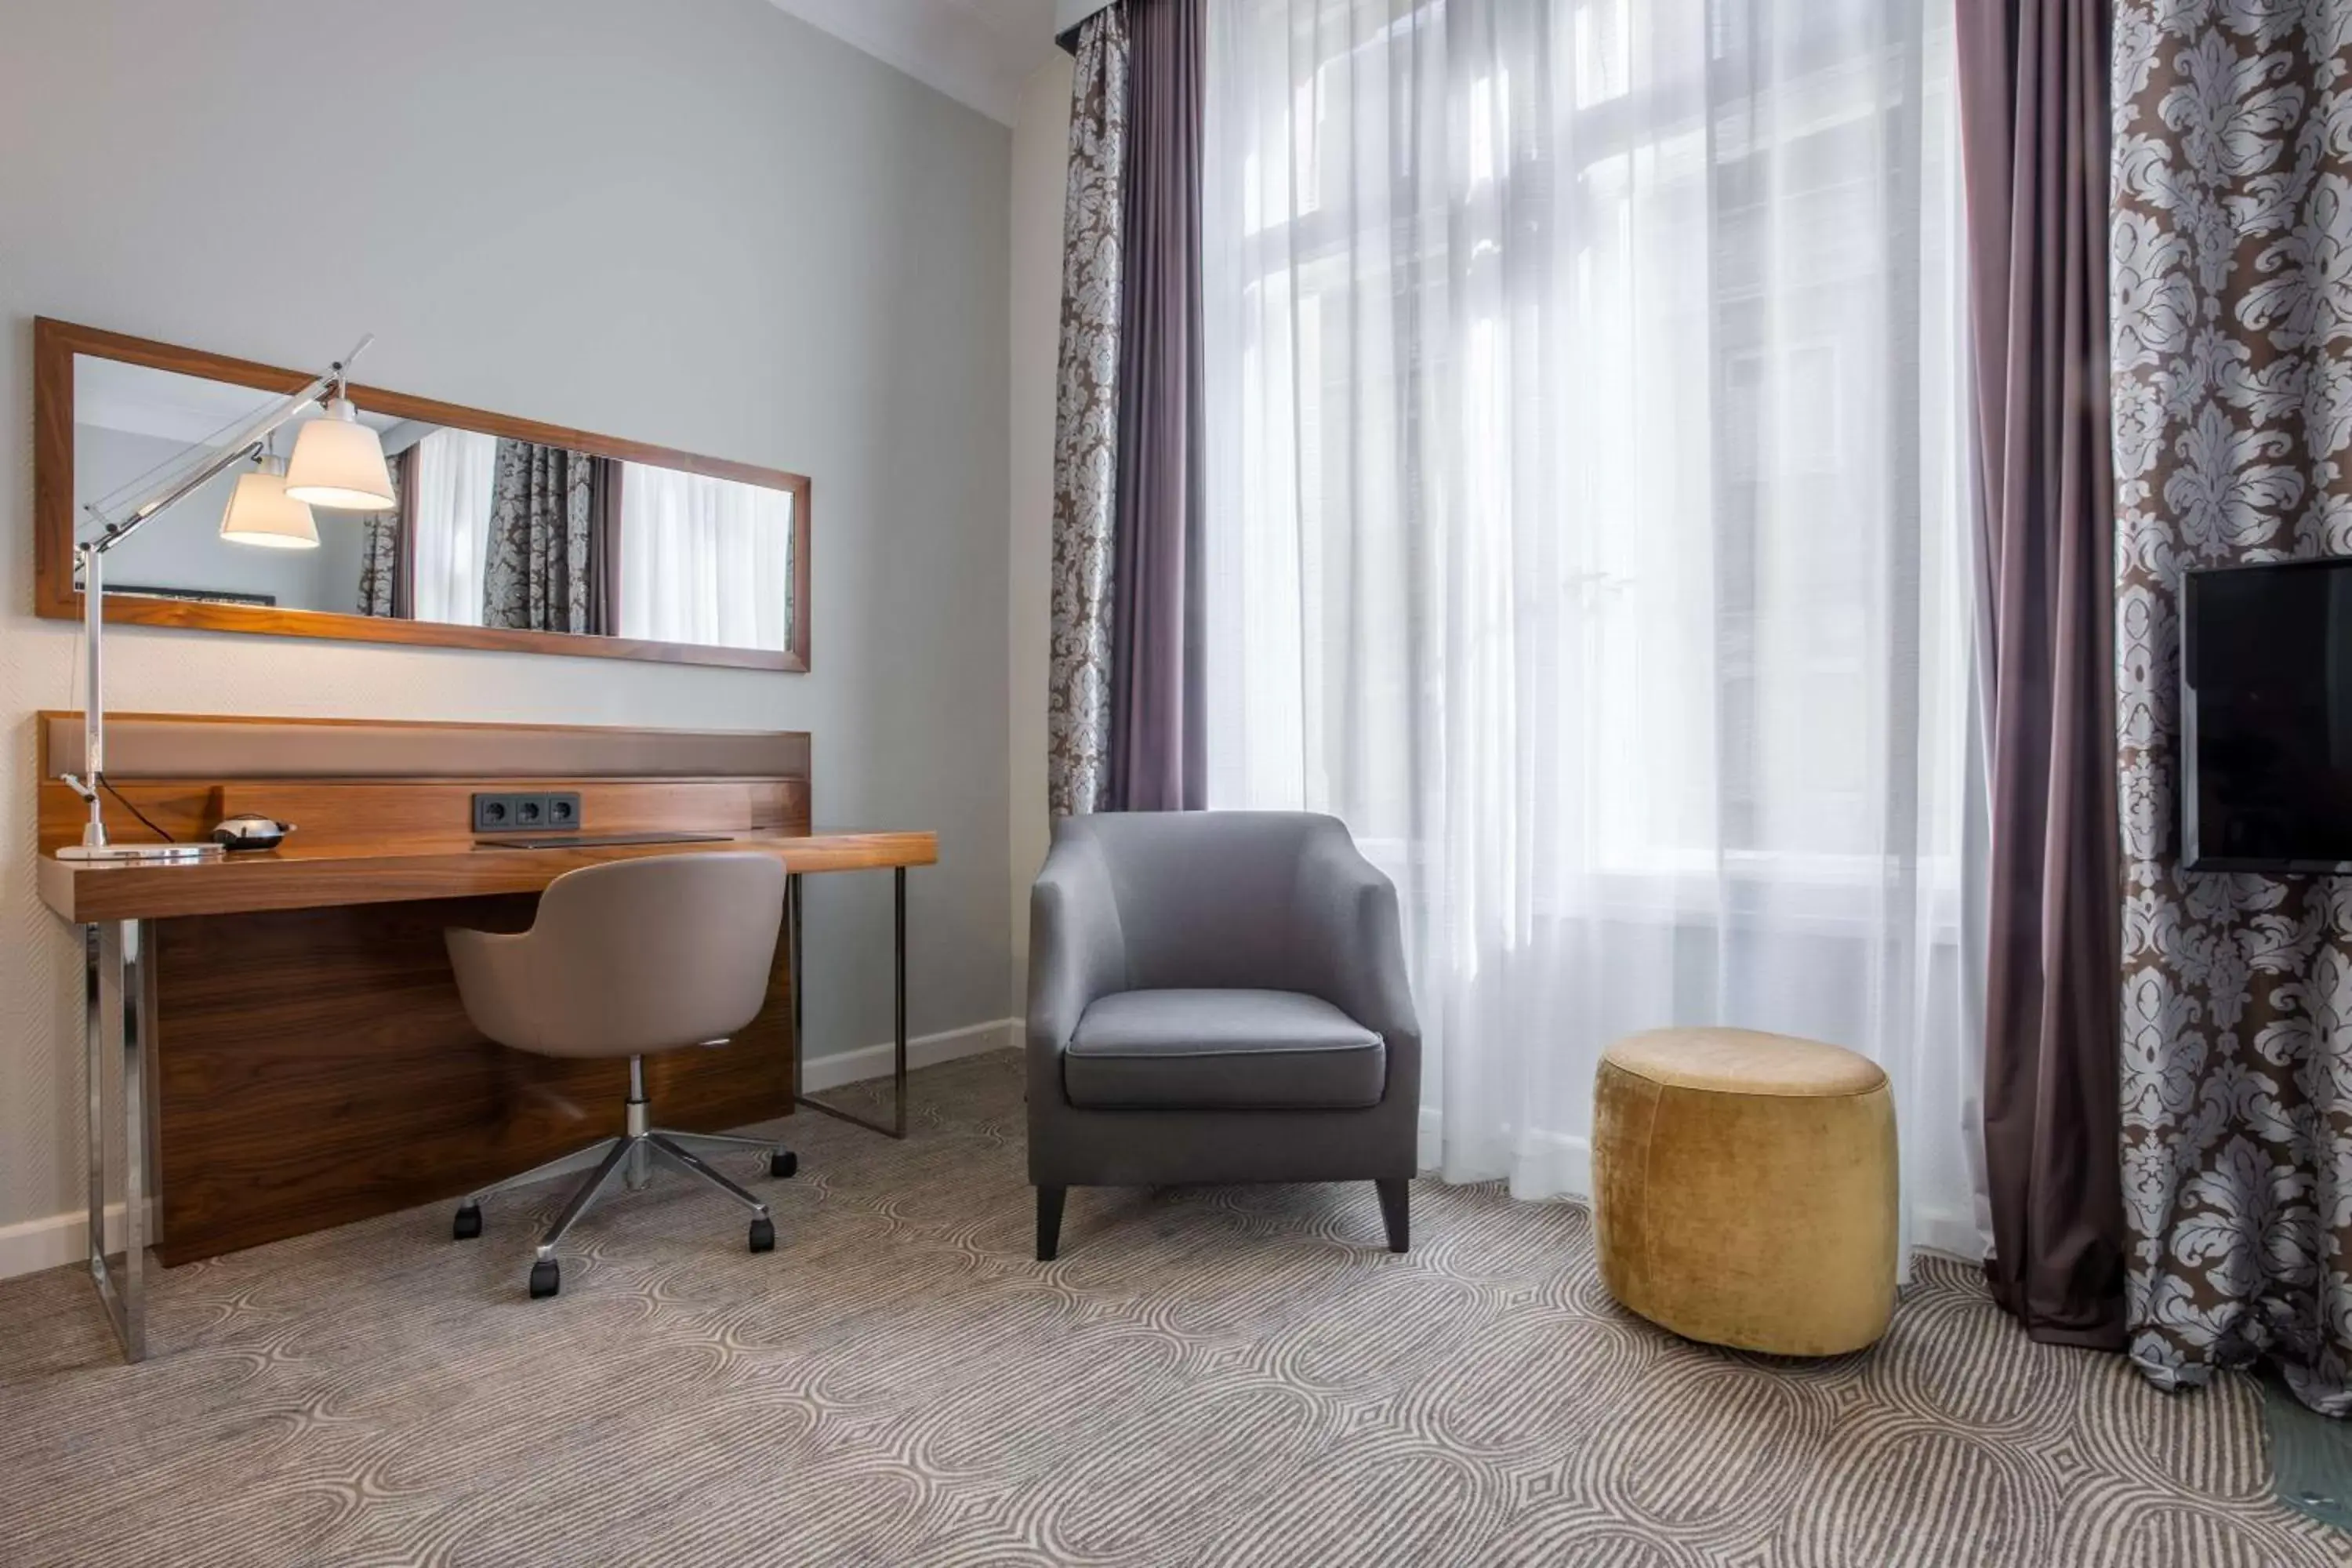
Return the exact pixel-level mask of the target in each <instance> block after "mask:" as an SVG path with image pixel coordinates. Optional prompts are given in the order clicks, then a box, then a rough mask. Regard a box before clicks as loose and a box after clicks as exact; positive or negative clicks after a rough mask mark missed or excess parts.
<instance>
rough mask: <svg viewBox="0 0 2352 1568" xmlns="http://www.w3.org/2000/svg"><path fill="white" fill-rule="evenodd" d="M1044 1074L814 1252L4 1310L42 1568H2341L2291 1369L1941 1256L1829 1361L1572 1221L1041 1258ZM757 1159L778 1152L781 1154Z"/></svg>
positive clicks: (26, 1512)
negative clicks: (1034, 1110)
mask: <svg viewBox="0 0 2352 1568" xmlns="http://www.w3.org/2000/svg"><path fill="white" fill-rule="evenodd" d="M1017 1066H1018V1064H1017V1062H1016V1061H1015V1059H1014V1058H1013V1057H1012V1056H1010V1055H997V1056H992V1057H987V1058H976V1059H974V1060H971V1061H968V1062H961V1063H957V1064H954V1065H951V1066H949V1067H945V1068H936V1069H933V1070H931V1071H929V1072H926V1073H923V1074H920V1075H919V1076H918V1078H917V1079H916V1086H917V1087H916V1094H917V1107H918V1115H917V1124H918V1131H917V1133H916V1135H915V1136H914V1138H913V1139H912V1140H910V1141H909V1142H907V1143H905V1144H896V1143H892V1142H887V1141H886V1140H883V1139H879V1138H876V1137H873V1136H871V1135H869V1134H866V1133H864V1132H860V1131H856V1130H855V1129H852V1128H848V1127H845V1126H843V1125H841V1124H839V1123H836V1122H833V1121H827V1120H825V1119H824V1118H821V1117H816V1116H805V1117H802V1118H798V1119H796V1121H795V1122H794V1123H793V1129H792V1137H793V1142H794V1143H795V1144H796V1145H797V1146H798V1147H799V1149H800V1150H801V1152H802V1171H803V1174H802V1175H801V1176H800V1177H799V1178H798V1179H796V1180H794V1181H792V1182H785V1183H775V1184H770V1190H771V1191H772V1193H773V1194H775V1203H776V1205H777V1221H778V1227H779V1229H780V1231H781V1232H782V1239H781V1241H780V1244H779V1246H778V1247H777V1249H776V1251H775V1252H774V1253H773V1254H772V1255H769V1256H767V1257H753V1256H751V1255H750V1254H748V1253H747V1252H745V1251H744V1250H743V1247H742V1226H741V1224H740V1221H739V1220H738V1218H737V1217H736V1215H735V1214H734V1213H733V1212H732V1211H731V1210H730V1208H728V1207H727V1206H726V1205H725V1204H724V1203H723V1201H722V1200H720V1199H718V1198H717V1197H715V1196H707V1195H705V1194H700V1193H696V1192H692V1191H689V1190H688V1189H687V1188H686V1187H684V1186H682V1185H678V1184H674V1183H665V1184H662V1185H660V1186H659V1187H657V1188H656V1191H654V1192H652V1193H649V1194H642V1195H640V1196H637V1197H635V1198H634V1199H625V1200H624V1201H623V1202H621V1203H620V1204H619V1205H616V1206H615V1207H614V1208H612V1209H610V1210H608V1211H605V1212H604V1214H603V1215H601V1216H600V1217H599V1218H598V1219H594V1220H592V1221H591V1222H590V1223H589V1226H588V1227H587V1228H586V1230H585V1231H584V1233H583V1235H582V1237H580V1238H579V1242H580V1246H579V1250H578V1251H577V1252H576V1253H574V1254H573V1255H572V1257H571V1258H567V1260H566V1262H565V1266H564V1292H563V1294H562V1296H561V1297H560V1298H558V1299H556V1300H551V1301H539V1302H533V1301H530V1300H525V1299H524V1297H523V1293H522V1281H523V1275H524V1272H525V1267H526V1261H527V1258H528V1256H529V1247H528V1237H529V1235H530V1228H531V1226H532V1225H533V1224H534V1223H535V1222H537V1221H538V1220H539V1219H540V1218H541V1217H542V1216H543V1215H545V1214H546V1213H547V1212H549V1211H550V1210H551V1208H552V1207H553V1206H554V1205H555V1203H556V1201H557V1196H558V1194H557V1193H556V1192H555V1191H554V1190H552V1189H541V1190H540V1191H539V1192H536V1193H531V1194H524V1195H523V1196H522V1197H521V1198H519V1199H510V1200H509V1201H508V1202H507V1203H506V1204H504V1205H502V1206H499V1207H498V1208H495V1209H493V1210H492V1211H491V1212H490V1213H489V1215H488V1220H489V1230H488V1235H487V1236H486V1237H484V1238H483V1239H482V1240H480V1241H478V1242H474V1243H468V1244H464V1245H459V1244H455V1243H452V1242H450V1241H449V1240H448V1239H447V1229H446V1227H447V1223H448V1215H447V1214H446V1211H445V1210H442V1209H439V1208H435V1209H426V1210H418V1211H415V1212H414V1213H410V1214H405V1215H395V1216H393V1217H391V1218H388V1219H383V1220H378V1221H372V1222H369V1223H367V1224H364V1225H360V1226H351V1227H348V1228H345V1229H342V1230H339V1231H333V1232H330V1233H327V1234H324V1235H320V1236H314V1237H304V1238H302V1239H299V1240H297V1241H293V1242H288V1243H283V1244H280V1245H278V1246H275V1247H264V1248H261V1249H258V1250H257V1251H253V1252H248V1253H244V1254H241V1255H239V1256H236V1257H232V1258H220V1259H215V1260H214V1261H212V1262H209V1263H205V1264H199V1265H195V1266H193V1267H189V1268H180V1269H175V1270H172V1271H170V1272H168V1273H166V1274H164V1275H163V1277H162V1283H161V1286H160V1288H159V1289H158V1290H157V1292H156V1297H155V1303H154V1313H153V1317H152V1330H153V1339H154V1342H155V1344H156V1347H157V1354H156V1359H154V1360H153V1361H152V1362H150V1363H147V1364H146V1365H143V1366H140V1367H124V1366H121V1365H119V1364H117V1363H115V1362H114V1360H113V1358H112V1355H111V1342H110V1340H109V1339H108V1337H107V1332H106V1330H105V1327H104V1325H103V1323H102V1322H101V1321H100V1318H99V1317H98V1315H97V1313H96V1312H95V1310H92V1308H91V1307H90V1305H89V1301H88V1300H87V1296H88V1287H87V1285H86V1284H85V1283H84V1281H83V1280H82V1279H81V1278H80V1277H79V1275H78V1274H76V1273H75V1272H74V1271H72V1270H64V1269H61V1270H57V1271H54V1272H51V1273H48V1274H45V1275H40V1276H36V1277H34V1278H31V1279H18V1280H13V1281H8V1282H5V1283H0V1326H5V1341H0V1563H7V1564H9V1565H10V1568H15V1565H17V1564H35V1563H37V1564H50V1563H74V1564H84V1563H87V1564H103V1565H107V1568H122V1565H128V1564H135V1563H173V1564H204V1563H219V1564H236V1565H240V1568H245V1565H252V1564H266V1563H334V1564H362V1563H696V1564H703V1563H708V1564H719V1563H726V1564H734V1563H794V1564H822V1563H883V1564H902V1563H908V1564H911V1563H963V1564H974V1565H978V1564H995V1563H1007V1564H1009V1563H1098V1564H1114V1563H1137V1564H1153V1565H1158V1564H1173V1563H1312V1564H1339V1563H1446V1564H1451V1563H1572V1564H1580V1565H1581V1564H1594V1565H1600V1564H1625V1565H1629V1568H1630V1565H1633V1564H1645V1565H1646V1564H1657V1565H1667V1564H1689V1565H1697V1564H1713V1563H1759V1564H1815V1563H1853V1564H1858V1565H1868V1568H1899V1565H1906V1564H1927V1563H1955V1564H1959V1563H1966V1564H2012V1563H2013V1564H2018V1565H2019V1568H2052V1565H2055V1564H2095V1563H2115V1564H2132V1565H2135V1568H2149V1565H2162V1564H2171V1563H2180V1564H2197V1565H2200V1568H2227V1565H2234V1564H2243V1565H2246V1568H2254V1565H2261V1568H2285V1565H2291V1564H2303V1563H2310V1564H2322V1563H2329V1564H2341V1563H2346V1562H2347V1559H2352V1542H2347V1540H2346V1539H2345V1538H2343V1537H2341V1536H2336V1535H2333V1534H2331V1533H2329V1532H2328V1531H2325V1530H2324V1529H2323V1528H2322V1527H2320V1526H2318V1525H2316V1524H2314V1523H2311V1522H2309V1521H2304V1520H2302V1519H2300V1518H2299V1517H2297V1516H2295V1515H2294V1514H2291V1513H2289V1512H2288V1511H2287V1510H2284V1509H2283V1508H2281V1507H2280V1506H2279V1505H2278V1504H2276V1503H2275V1502H2273V1500H2271V1498H2270V1497H2269V1496H2268V1495H2267V1492H2266V1490H2265V1485H2264V1479H2263V1478H2264V1463H2263V1450H2262V1426H2261V1420H2260V1415H2259V1412H2258V1406H2257V1403H2256V1400H2257V1395H2256V1391H2255V1389H2254V1386H2253V1384H2252V1383H2250V1382H2247V1381H2244V1380H2239V1379H2229V1380H2225V1381H2223V1382H2222V1383H2221V1384H2220V1385H2219V1386H2217V1387H2215V1388H2214V1389H2212V1390H2210V1391H2208V1392H2206V1393H2204V1394H2199V1395H2193V1396H2189V1397H2183V1398H2178V1399H2168V1398H2166V1397H2164V1396H2162V1395H2160V1394H2154V1393H2151V1392H2150V1391H2149V1390H2148V1389H2147V1387H2146V1386H2145V1385H2144V1384H2141V1383H2140V1381H2139V1380H2138V1379H2137V1377H2135V1376H2134V1375H2133V1374H2132V1373H2130V1372H2129V1370H2128V1369H2127V1368H2126V1366H2125V1364H2124V1363H2123V1362H2122V1361H2121V1360H2120V1359H2119V1358H2116V1357H2112V1356H2100V1355H2093V1354H2088V1353H2083V1352H2066V1351H2060V1350H2049V1349H2042V1348H2040V1347H2036V1346H2034V1345H2032V1344H2029V1343H2028V1342H2025V1341H2024V1340H2023V1339H2022V1338H2021V1337H2020V1336H2018V1335H2017V1334H2015V1333H2013V1332H2011V1331H2010V1329H2009V1328H2008V1327H2007V1326H2006V1324H2005V1322H2004V1321H2003V1320H2002V1319H2001V1318H2000V1315H1999V1314H1998V1313H1997V1312H1995V1310H1993V1309H1992V1307H1991V1306H1990V1304H1989V1303H1988V1302H1987V1301H1986V1300H1985V1298H1984V1295H1983V1293H1982V1291H1981V1290H1980V1289H1979V1288H1978V1286H1977V1284H1976V1281H1975V1279H1974V1276H1973V1273H1972V1271H1970V1270H1969V1269H1967V1268H1962V1267H1960V1266H1958V1265H1957V1264H1948V1263H1941V1262H1935V1261H1930V1262H1928V1263H1927V1264H1926V1265H1925V1266H1924V1267H1923V1268H1922V1271H1921V1277H1920V1279H1919V1280H1918V1282H1917V1283H1916V1284H1915V1285H1914V1286H1913V1287H1912V1288H1911V1289H1909V1291H1908V1292H1907V1293H1906V1300H1905V1301H1904V1304H1903V1308H1902V1310H1901V1312H1900V1314H1899V1315H1898V1317H1897V1319H1896V1321H1895V1331H1894V1333H1893V1334H1892V1335H1891V1336H1890V1337H1889V1338H1888V1339H1887V1341H1886V1342H1885V1343H1884V1344H1882V1345H1881V1346H1879V1347H1878V1349H1877V1350H1876V1351H1874V1352H1871V1353H1868V1354H1865V1355H1860V1356H1853V1357H1847V1358H1844V1359H1842V1360H1839V1361H1834V1362H1828V1363H1811V1364H1801V1363H1775V1362H1771V1361H1769V1360H1767V1359H1764V1358H1759V1357H1751V1356H1744V1355H1736V1354H1730V1353H1727V1352H1718V1351H1714V1350H1707V1349H1703V1348H1700V1347H1698V1346H1695V1345H1690V1344H1686V1343H1684V1342H1679V1341H1676V1340H1675V1339H1673V1338H1671V1337H1669V1336H1667V1335H1665V1334H1664V1333H1662V1332H1660V1331H1656V1330H1654V1329H1653V1328H1651V1327H1649V1326H1648V1325H1647V1324H1644V1323H1643V1322H1641V1321H1636V1320H1633V1319H1631V1318H1628V1317H1627V1316H1625V1315H1624V1314H1623V1313H1622V1312H1620V1311H1618V1310H1616V1309H1615V1308H1613V1307H1612V1305H1611V1304H1610V1302H1609V1300H1607V1298H1606V1297H1605V1296H1604V1295H1603V1294H1602V1292H1601V1289H1600V1286H1599V1283H1598V1281H1597V1279H1596V1278H1595V1275H1594V1271H1593V1262H1592V1253H1591V1244H1590V1234H1589V1222H1588V1220H1587V1217H1586V1215H1585V1214H1584V1212H1583V1211H1582V1210H1581V1209H1580V1208H1577V1207H1575V1206H1572V1205H1565V1204H1559V1205H1528V1204H1515V1203H1512V1202H1510V1201H1509V1200H1508V1199H1507V1198H1506V1197H1504V1196H1503V1195H1502V1194H1501V1193H1499V1192H1498V1191H1496V1190H1494V1189H1491V1188H1447V1187H1444V1186H1441V1185H1437V1184H1433V1183H1424V1184H1422V1185H1421V1186H1419V1187H1418V1188H1417V1189H1416V1192H1415V1205H1416V1213H1415V1215H1414V1233H1415V1237H1416V1241H1417V1246H1416V1248H1415V1250H1414V1252H1413V1253H1412V1255H1411V1256H1410V1257H1406V1258H1393V1257H1391V1256H1390V1255H1389V1254H1388V1253H1387V1252H1385V1251H1384V1250H1382V1249H1381V1247H1380V1246H1379V1244H1378V1239H1377V1238H1378V1237H1379V1233H1380V1226H1379V1221H1378V1217H1377V1215H1376V1213H1375V1211H1374V1207H1373V1204H1372V1194H1371V1188H1370V1185H1369V1184H1363V1185H1360V1186H1353V1187H1312V1188H1291V1189H1281V1188H1265V1189H1257V1188H1244V1189H1225V1190H1213V1189H1210V1190H1185V1191H1178V1192H1162V1193H1083V1192H1082V1193H1078V1194H1074V1195H1073V1196H1072V1199H1071V1205H1070V1217H1069V1223H1068V1226H1067V1228H1066V1232H1065V1236H1064V1243H1063V1255H1062V1258H1061V1260H1060V1261H1059V1262H1058V1263H1055V1264H1053V1265H1050V1266H1045V1267H1040V1266H1039V1265H1037V1264H1036V1263H1034V1262H1033V1261H1032V1260H1031V1258H1030V1257H1029V1252H1028V1247H1029V1240H1030V1226H1031V1211H1030V1198H1029V1189H1028V1187H1027V1186H1026V1185H1025V1184H1024V1179H1023V1164H1022V1148H1021V1139H1022V1111H1021V1098H1020V1080H1019V1077H1018V1072H1017ZM738 1164H748V1163H747V1162H738Z"/></svg>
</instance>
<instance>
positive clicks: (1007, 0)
mask: <svg viewBox="0 0 2352 1568" xmlns="http://www.w3.org/2000/svg"><path fill="white" fill-rule="evenodd" d="M770 3H771V4H772V5H775V6H776V7H777V8H778V9H779V10H782V11H787V12H790V13H791V14H792V15H793V16H798V17H799V18H801V20H803V21H804V22H808V23H812V24H814V26H819V27H822V28H824V30H825V31H826V32H828V33H831V34H832V35H833V36H834V37H836V38H839V39H841V40H842V41H843V42H845V43H847V44H852V45H855V46H856V47H858V48H860V49H863V50H865V51H866V53H867V54H869V55H872V56H874V57H875V58H877V59H880V60H883V61H886V62H887V63H888V64H890V65H894V66H896V67H898V68H899V69H900V70H902V71H905V72H906V73H907V74H908V76H911V77H913V78H914V79H916V80H917V81H919V82H922V83H924V84H925V85H926V86H929V87H934V88H937V89H939V90H940V91H941V92H943V93H946V94H947V95H948V96H949V97H950V98H952V99H954V100H957V101H958V102H960V103H965V104H969V105H971V107H972V108H974V109H977V110H980V111H981V112H982V114H985V115H987V116H988V117H989V118H990V119H992V120H995V121H1002V122H1003V123H1004V124H1007V125H1010V124H1012V123H1013V112H1014V110H1016V109H1017V108H1018V107H1019V106H1020V102H1021V88H1022V84H1023V83H1024V82H1026V81H1027V80H1028V79H1029V74H1030V72H1032V71H1034V70H1035V69H1036V68H1037V67H1038V66H1039V65H1041V64H1042V63H1044V61H1045V58H1046V57H1047V55H1048V54H1050V53H1051V52H1052V50H1053V48H1054V0H770Z"/></svg>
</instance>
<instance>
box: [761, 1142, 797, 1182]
mask: <svg viewBox="0 0 2352 1568" xmlns="http://www.w3.org/2000/svg"><path fill="white" fill-rule="evenodd" d="M800 1169H801V1157H800V1156H799V1155H798V1154H795V1153H793V1152H792V1151H791V1150H790V1149H779V1150H777V1151H776V1152H774V1153H772V1154H771V1155H769V1156H768V1174H770V1175H772V1176H776V1177H779V1178H781V1177H784V1176H796V1175H798V1174H799V1173H800Z"/></svg>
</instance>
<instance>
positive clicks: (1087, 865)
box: [1028, 837, 1127, 1063]
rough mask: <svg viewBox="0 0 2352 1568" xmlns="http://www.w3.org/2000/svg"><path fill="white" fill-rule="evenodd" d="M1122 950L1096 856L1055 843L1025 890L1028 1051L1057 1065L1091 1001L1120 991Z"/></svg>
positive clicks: (1069, 841)
mask: <svg viewBox="0 0 2352 1568" xmlns="http://www.w3.org/2000/svg"><path fill="white" fill-rule="evenodd" d="M1126 984H1127V945H1126V942H1125V939H1124V937H1123V935H1122V934H1121V932H1120V930H1119V921H1118V900H1116V899H1115V898H1114V897H1113V895H1112V893H1111V887H1110V877H1109V874H1108V871H1107V869H1106V868H1104V866H1103V864H1102V859H1101V856H1100V853H1099V852H1098V851H1097V849H1096V848H1095V847H1094V846H1093V845H1092V844H1090V843H1087V842H1086V841H1084V840H1082V839H1076V838H1066V837H1057V838H1056V839H1055V844H1054V847H1053V849H1052V850H1051V851H1050V852H1049V853H1048V854H1047V855H1046V857H1045V868H1044V869H1043V870H1041V871H1039V872H1038V873H1037V880H1036V883H1035V885H1034V886H1033V887H1032V888H1031V889H1030V890H1029V1026H1028V1037H1029V1052H1030V1056H1031V1058H1032V1061H1033V1063H1034V1061H1035V1059H1036V1058H1038V1057H1039V1056H1040V1055H1041V1054H1043V1055H1045V1056H1047V1057H1050V1058H1055V1059H1056V1060H1057V1061H1058V1058H1059V1057H1060V1056H1061V1053H1062V1051H1063V1050H1064V1049H1065V1048H1066V1047H1067V1046H1068V1045H1069V1043H1070V1037H1071V1036H1072V1035H1073V1034H1075V1033H1076V1031H1077V1027H1078V1018H1079V1016H1081V1015H1083V1014H1084V1013H1085V1012H1086V1010H1087V1005H1088V1004H1089V1003H1091V1002H1093V1001H1094V1000H1095V999H1096V998H1097V997H1099V996H1105V995H1108V994H1110V993H1111V992H1114V991H1119V990H1123V989H1125V987H1126Z"/></svg>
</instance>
